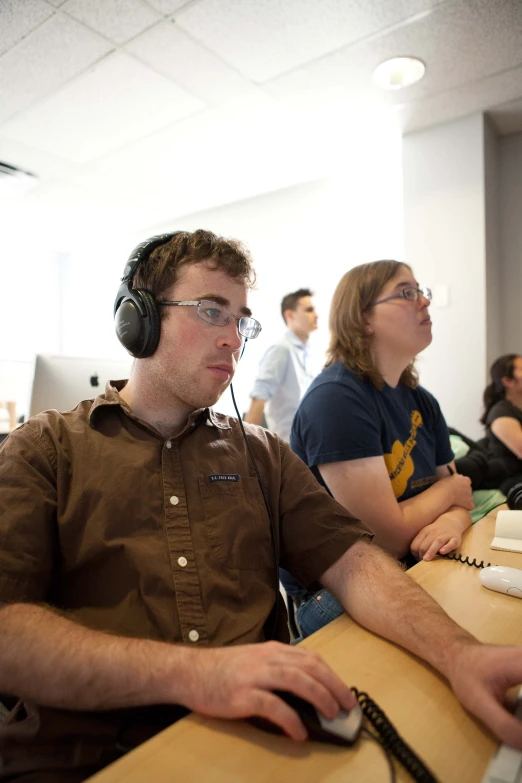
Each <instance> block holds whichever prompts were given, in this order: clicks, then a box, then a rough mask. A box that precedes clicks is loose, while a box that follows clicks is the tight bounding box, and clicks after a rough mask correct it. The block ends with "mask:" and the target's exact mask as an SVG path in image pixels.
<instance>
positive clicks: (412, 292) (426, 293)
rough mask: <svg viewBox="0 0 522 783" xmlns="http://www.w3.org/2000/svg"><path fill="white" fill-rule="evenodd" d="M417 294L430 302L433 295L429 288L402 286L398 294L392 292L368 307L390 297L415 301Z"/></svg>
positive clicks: (387, 300)
mask: <svg viewBox="0 0 522 783" xmlns="http://www.w3.org/2000/svg"><path fill="white" fill-rule="evenodd" d="M419 296H423V297H424V298H425V299H427V300H428V302H431V298H432V296H433V294H432V293H431V288H414V287H413V286H411V288H410V287H409V288H403V289H402V291H399V293H398V294H392V295H391V296H386V297H384V299H379V300H378V301H377V302H374V303H373V304H372V305H370V307H373V306H374V305H378V304H382V303H383V302H389V300H390V299H407V300H408V302H416V301H417V299H418V298H419Z"/></svg>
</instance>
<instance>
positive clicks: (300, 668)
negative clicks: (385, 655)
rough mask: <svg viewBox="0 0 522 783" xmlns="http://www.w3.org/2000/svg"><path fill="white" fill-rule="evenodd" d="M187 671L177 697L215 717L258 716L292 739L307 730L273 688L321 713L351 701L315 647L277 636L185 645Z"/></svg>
mask: <svg viewBox="0 0 522 783" xmlns="http://www.w3.org/2000/svg"><path fill="white" fill-rule="evenodd" d="M187 655H188V658H187V664H188V662H189V661H190V664H188V665H187V667H186V668H187V677H186V678H183V679H184V681H183V683H180V682H179V681H178V682H177V683H175V690H176V701H178V703H179V701H180V695H181V703H182V704H183V705H184V706H186V707H188V708H189V709H191V710H194V711H196V712H199V713H201V714H202V715H208V716H211V717H214V718H249V717H252V716H258V717H261V718H264V719H266V720H268V721H271V722H272V723H275V724H276V725H277V726H279V727H280V728H281V729H282V730H283V731H284V732H285V733H286V734H288V736H290V737H292V739H295V740H304V739H306V737H307V734H306V730H305V728H304V726H303V723H302V721H301V720H300V718H299V717H298V715H297V713H296V712H295V711H294V710H293V709H291V708H290V707H289V706H288V705H287V704H286V703H285V702H284V701H282V699H280V698H278V697H277V696H275V695H274V693H273V691H291V692H292V693H295V694H296V695H297V696H300V697H301V698H303V699H306V700H307V701H309V702H310V703H311V704H313V705H314V706H315V707H316V708H317V709H318V710H319V711H320V712H321V713H322V714H323V715H324V716H325V717H326V718H330V719H332V718H335V717H336V715H337V714H338V712H339V710H340V709H343V710H350V709H351V708H352V707H353V706H354V705H355V703H356V699H355V696H354V695H353V693H352V691H351V690H350V688H349V687H348V686H347V685H345V683H344V682H343V681H342V680H341V679H340V678H339V677H338V676H337V675H336V674H335V673H334V672H333V671H332V669H330V667H329V666H328V664H327V663H326V662H325V661H324V660H323V659H322V658H321V656H320V655H318V654H317V653H316V652H313V651H311V650H307V649H305V648H303V647H292V646H290V645H287V644H281V643H279V642H265V643H264V644H249V645H240V646H237V647H226V648H218V649H210V650H209V649H199V650H190V651H188V650H187Z"/></svg>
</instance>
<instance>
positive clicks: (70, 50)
mask: <svg viewBox="0 0 522 783" xmlns="http://www.w3.org/2000/svg"><path fill="white" fill-rule="evenodd" d="M110 49H111V44H110V43H109V42H108V41H105V40H104V39H103V38H100V36H99V35H96V33H93V32H91V31H90V30H87V29H86V28H85V27H84V26H83V25H81V24H78V22H75V21H74V19H70V18H69V17H67V16H64V15H62V14H55V15H54V16H52V17H51V18H50V19H48V20H47V21H46V22H44V23H43V24H42V25H40V27H38V28H37V29H36V30H34V31H33V32H32V33H30V34H29V35H28V36H27V37H26V38H24V39H23V40H22V41H20V42H19V43H18V44H17V45H16V46H14V47H13V48H12V49H10V50H9V51H8V52H6V53H5V54H4V55H2V57H0V95H1V96H2V100H1V101H0V122H2V121H3V120H4V119H6V118H7V117H11V116H12V115H13V114H15V113H16V112H18V111H20V110H21V109H24V108H25V107H26V106H29V105H30V104H32V103H34V102H35V101H37V100H38V99H39V98H41V97H42V96H44V95H47V94H48V93H49V92H51V90H54V89H56V88H57V87H60V86H61V85H62V84H64V82H66V81H68V80H69V79H70V78H71V77H73V76H75V75H76V74H78V73H80V72H81V71H83V70H84V69H85V68H87V67H88V66H89V65H91V64H92V63H94V62H96V60H99V59H100V57H102V56H103V55H104V54H106V53H107V52H109V51H110Z"/></svg>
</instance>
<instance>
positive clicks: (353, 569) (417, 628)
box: [321, 542, 477, 676]
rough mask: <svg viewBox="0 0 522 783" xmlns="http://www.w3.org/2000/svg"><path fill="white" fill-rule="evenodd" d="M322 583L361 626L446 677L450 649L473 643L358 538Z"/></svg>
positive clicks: (392, 562)
mask: <svg viewBox="0 0 522 783" xmlns="http://www.w3.org/2000/svg"><path fill="white" fill-rule="evenodd" d="M321 581H322V582H323V584H324V585H325V587H327V588H328V589H329V590H331V592H332V593H334V594H335V595H336V597H337V598H338V599H339V600H340V601H341V602H342V604H343V606H344V607H345V609H346V611H347V612H348V613H349V614H350V615H351V617H353V619H354V620H356V621H357V622H358V623H360V624H361V625H362V626H364V627H365V628H367V629H368V630H370V631H372V632H373V633H376V634H378V635H379V636H382V637H384V638H385V639H389V640H390V641H392V642H394V643H395V644H398V645H400V646H401V647H404V648H405V649H407V650H409V651H410V652H412V653H414V654H415V655H418V656H419V657H420V658H423V659H424V660H426V661H427V662H428V663H430V664H431V665H432V666H434V667H435V668H436V669H438V671H440V672H441V673H442V674H443V675H445V676H448V671H449V668H450V663H451V660H452V656H453V650H454V649H455V647H456V646H458V645H460V644H462V643H470V644H473V643H477V641H476V639H475V638H474V637H472V636H471V635H470V634H468V633H467V631H465V630H464V629H462V628H460V626H458V625H457V624H456V623H454V622H453V620H451V619H450V617H448V615H447V614H446V613H445V612H444V611H443V610H442V609H441V608H440V606H439V605H438V604H437V603H436V602H435V601H434V600H433V599H432V598H431V597H430V596H429V595H428V594H427V593H426V592H425V591H424V590H423V589H422V588H420V587H419V586H418V585H417V584H416V583H415V582H414V581H413V580H412V579H411V578H410V577H409V576H408V575H407V574H406V573H405V572H404V571H403V570H402V569H401V568H400V566H399V565H398V564H397V563H396V561H395V560H393V559H392V558H391V557H390V556H389V555H387V554H386V553H385V552H383V551H382V550H380V549H379V548H378V547H376V546H375V545H374V544H367V543H365V542H360V543H358V544H356V545H354V546H353V547H352V548H351V549H350V550H348V552H347V553H346V554H345V555H344V556H343V557H342V558H341V559H340V560H338V561H337V563H335V565H333V566H332V567H331V568H330V569H328V571H326V572H325V573H324V574H323V576H322V578H321Z"/></svg>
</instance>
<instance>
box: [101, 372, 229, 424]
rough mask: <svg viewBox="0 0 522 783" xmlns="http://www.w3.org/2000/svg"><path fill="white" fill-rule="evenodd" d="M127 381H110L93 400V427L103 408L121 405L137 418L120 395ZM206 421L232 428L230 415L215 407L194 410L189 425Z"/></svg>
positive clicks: (189, 418) (126, 411) (125, 410)
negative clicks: (102, 391)
mask: <svg viewBox="0 0 522 783" xmlns="http://www.w3.org/2000/svg"><path fill="white" fill-rule="evenodd" d="M126 383H127V381H109V382H108V383H107V385H106V387H105V394H100V395H99V396H98V397H96V399H95V400H94V401H93V403H92V405H91V409H90V411H89V424H90V425H91V427H94V426H95V419H96V418H97V417H98V415H99V411H100V410H101V409H102V408H110V407H112V408H114V407H115V406H119V407H120V408H121V409H122V411H124V412H125V413H126V414H127V416H130V417H131V418H136V417H135V416H134V415H133V413H132V411H131V409H130V408H129V406H128V405H127V403H126V402H125V401H124V400H123V399H122V398H121V397H120V394H119V393H120V391H121V390H122V389H123V387H124V386H125V384H126ZM203 422H204V423H205V424H206V425H207V426H209V427H217V429H220V430H229V429H231V426H230V424H229V423H228V416H225V415H223V414H222V413H216V411H214V410H213V408H198V409H197V410H194V411H192V413H191V414H190V415H189V417H188V421H187V426H190V425H192V424H200V423H203Z"/></svg>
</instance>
